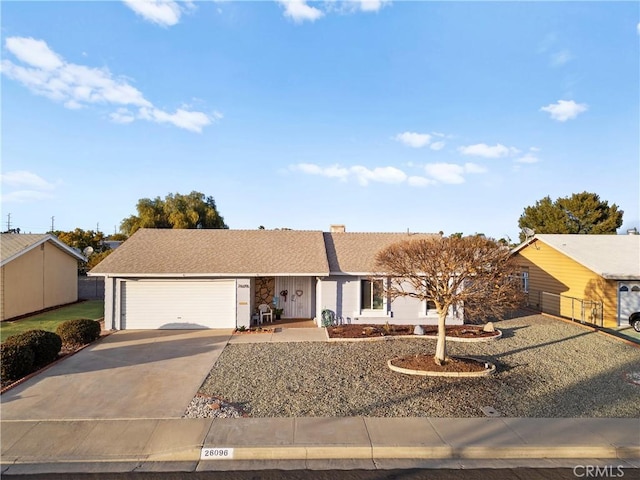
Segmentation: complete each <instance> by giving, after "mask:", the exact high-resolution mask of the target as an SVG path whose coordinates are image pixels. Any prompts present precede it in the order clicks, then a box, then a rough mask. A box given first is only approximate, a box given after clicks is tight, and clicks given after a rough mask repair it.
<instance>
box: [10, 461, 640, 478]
mask: <svg viewBox="0 0 640 480" xmlns="http://www.w3.org/2000/svg"><path fill="white" fill-rule="evenodd" d="M588 467H589V466H587V465H577V466H576V467H574V468H497V469H495V468H494V469H470V470H465V469H455V470H451V469H446V470H442V469H408V470H264V471H259V470H252V471H231V472H192V473H187V472H173V473H152V472H133V473H111V474H96V473H94V474H69V473H65V474H40V475H3V479H7V480H183V479H186V480H279V479H285V480H343V479H344V480H576V479H581V478H582V479H594V478H598V479H606V478H618V479H624V480H638V479H640V470H638V469H619V468H618V467H617V466H615V465H614V464H612V465H609V466H607V467H604V466H600V467H599V469H598V470H596V469H595V467H592V468H591V469H590V470H589V469H588Z"/></svg>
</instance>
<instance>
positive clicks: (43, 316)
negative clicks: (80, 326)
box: [0, 300, 104, 342]
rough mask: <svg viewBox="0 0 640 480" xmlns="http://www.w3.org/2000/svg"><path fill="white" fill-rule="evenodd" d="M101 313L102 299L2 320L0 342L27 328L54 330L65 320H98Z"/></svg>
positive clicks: (102, 311)
mask: <svg viewBox="0 0 640 480" xmlns="http://www.w3.org/2000/svg"><path fill="white" fill-rule="evenodd" d="M103 314H104V302H103V301H102V300H87V301H85V302H81V303H74V304H73V305H68V306H66V307H61V308H57V309H55V310H51V311H49V312H44V313H39V314H38V315H33V316H31V317H25V318H21V319H20V320H14V321H9V322H2V323H0V342H4V341H5V339H6V338H7V337H9V336H11V335H15V334H17V333H22V332H26V331H27V330H36V329H37V330H47V331H49V332H55V331H56V327H57V326H58V325H59V324H60V323H62V322H64V321H66V320H75V319H77V318H90V319H92V320H98V319H100V318H102V316H103Z"/></svg>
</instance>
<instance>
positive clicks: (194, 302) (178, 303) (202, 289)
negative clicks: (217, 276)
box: [120, 280, 236, 329]
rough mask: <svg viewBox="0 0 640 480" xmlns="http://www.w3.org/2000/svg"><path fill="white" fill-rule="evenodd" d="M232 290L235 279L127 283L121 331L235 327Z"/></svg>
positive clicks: (123, 293)
mask: <svg viewBox="0 0 640 480" xmlns="http://www.w3.org/2000/svg"><path fill="white" fill-rule="evenodd" d="M235 288H236V283H235V281H234V280H213V281H190V280H179V281H152V280H138V281H131V280H128V281H126V282H123V284H122V323H121V327H120V328H122V329H157V328H174V329H197V328H234V327H235V326H236V311H235V303H236V302H235V298H236V290H235Z"/></svg>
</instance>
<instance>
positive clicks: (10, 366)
mask: <svg viewBox="0 0 640 480" xmlns="http://www.w3.org/2000/svg"><path fill="white" fill-rule="evenodd" d="M34 358H35V353H33V349H32V348H31V347H29V346H27V345H19V344H14V343H6V342H5V343H3V344H1V345H0V376H1V377H2V380H18V379H19V378H22V377H24V376H25V375H28V374H29V373H31V372H32V371H33V360H34Z"/></svg>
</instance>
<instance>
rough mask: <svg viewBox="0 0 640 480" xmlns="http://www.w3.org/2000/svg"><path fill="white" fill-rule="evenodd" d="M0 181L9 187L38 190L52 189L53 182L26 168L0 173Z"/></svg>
mask: <svg viewBox="0 0 640 480" xmlns="http://www.w3.org/2000/svg"><path fill="white" fill-rule="evenodd" d="M0 179H1V180H2V183H3V184H5V185H7V186H9V187H27V188H35V189H38V190H53V188H54V184H53V183H50V182H47V181H46V180H45V179H44V178H42V177H40V176H39V175H36V174H35V173H31V172H28V171H26V170H16V171H15V172H6V173H3V174H0Z"/></svg>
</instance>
